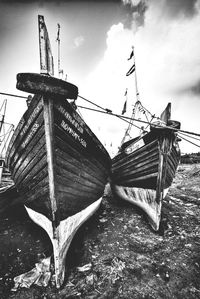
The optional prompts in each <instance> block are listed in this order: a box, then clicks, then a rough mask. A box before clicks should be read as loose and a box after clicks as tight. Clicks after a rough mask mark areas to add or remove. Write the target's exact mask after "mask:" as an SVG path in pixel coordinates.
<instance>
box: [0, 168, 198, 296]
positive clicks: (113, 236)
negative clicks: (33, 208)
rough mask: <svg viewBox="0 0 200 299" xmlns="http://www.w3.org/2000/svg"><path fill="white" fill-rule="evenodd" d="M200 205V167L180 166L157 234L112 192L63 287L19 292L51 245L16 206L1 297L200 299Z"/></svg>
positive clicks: (2, 224) (74, 250)
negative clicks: (18, 283)
mask: <svg viewBox="0 0 200 299" xmlns="http://www.w3.org/2000/svg"><path fill="white" fill-rule="evenodd" d="M108 191H109V190H108ZM108 193H109V192H108ZM199 205H200V164H197V165H180V166H179V169H178V172H177V175H176V178H175V180H174V183H173V185H172V187H171V188H170V190H169V193H168V195H167V197H166V199H165V201H164V203H163V210H162V220H161V225H160V230H159V232H157V233H155V232H153V231H152V229H151V228H150V226H149V225H148V223H147V221H146V217H145V215H144V214H143V213H142V212H141V211H140V210H138V209H136V208H135V207H134V206H132V205H129V204H127V203H125V202H121V201H117V200H116V199H115V198H113V197H112V195H111V194H108V196H106V197H105V198H104V200H103V203H102V206H101V208H100V209H99V211H98V212H97V213H96V214H95V215H94V216H93V217H92V218H91V219H89V220H88V221H87V222H86V223H85V224H84V225H83V226H82V227H81V228H80V229H79V231H78V232H77V234H76V236H75V238H74V240H73V242H72V244H71V247H70V250H69V252H68V256H67V267H66V268H67V269H66V280H65V283H64V285H63V287H62V289H61V290H60V291H58V290H56V289H55V286H54V284H53V283H50V284H49V286H48V287H46V288H44V287H39V286H31V287H30V288H29V289H26V288H21V289H19V290H18V291H17V292H12V291H11V289H12V287H13V285H14V283H13V278H14V277H15V276H16V275H19V274H21V273H23V272H26V271H29V270H30V269H31V268H33V267H34V265H35V263H36V262H37V261H39V259H40V258H41V257H45V256H49V255H50V254H51V253H52V246H51V243H50V241H49V239H48V236H47V235H46V233H45V232H44V231H43V230H42V229H41V228H40V227H38V226H37V225H35V224H34V223H33V222H32V221H31V220H30V219H29V218H28V216H27V214H26V212H25V210H24V208H23V207H18V208H13V209H12V211H10V212H7V214H4V215H1V219H0V256H1V259H0V298H1V299H10V298H13V299H18V298H19V299H24V298H26V299H27V298H35V299H36V298H38V299H39V298H41V299H42V298H43V299H50V298H51V299H57V298H63V299H64V298H71V299H72V298H87V299H94V298H100V299H105V298H110V299H113V298H116V299H119V298H123V299H125V298H127V299H130V298H133V299H135V298H137V299H140V298H145V299H153V298H156V299H159V298H162V299H163V298H170V299H172V298H180V299H183V298H187V299H190V298H200V209H199ZM80 267H82V268H80Z"/></svg>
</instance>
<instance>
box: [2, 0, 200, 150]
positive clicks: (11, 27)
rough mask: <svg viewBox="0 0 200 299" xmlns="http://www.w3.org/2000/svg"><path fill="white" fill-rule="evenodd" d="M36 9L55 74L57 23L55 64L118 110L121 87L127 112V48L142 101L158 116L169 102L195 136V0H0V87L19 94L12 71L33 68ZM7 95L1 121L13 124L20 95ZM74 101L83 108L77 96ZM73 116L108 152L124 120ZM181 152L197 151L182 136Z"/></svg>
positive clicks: (199, 72) (199, 79) (199, 87)
mask: <svg viewBox="0 0 200 299" xmlns="http://www.w3.org/2000/svg"><path fill="white" fill-rule="evenodd" d="M38 14H40V15H43V16H44V18H45V23H46V25H47V28H48V32H49V37H50V41H51V46H52V52H53V55H54V63H55V72H56V74H57V43H56V37H57V23H59V24H60V26H61V31H60V38H61V68H62V69H63V70H64V73H65V74H67V78H68V81H70V82H72V83H74V84H77V85H78V87H79V94H80V95H81V96H83V97H85V98H87V99H89V100H91V101H93V102H95V103H96V104H98V105H101V106H103V107H105V108H109V109H111V110H112V111H113V112H114V113H119V114H120V113H121V111H122V108H123V104H124V101H125V98H124V93H125V90H126V88H128V107H127V108H128V112H127V114H126V115H127V116H129V115H130V114H131V108H132V105H133V104H134V102H135V100H136V99H135V84H134V82H135V81H134V75H130V76H129V77H126V75H125V74H126V72H127V71H128V69H129V68H130V67H131V63H132V62H131V61H128V60H127V58H128V57H129V55H130V52H131V47H132V46H133V45H134V47H135V58H136V69H137V80H138V89H139V93H140V100H141V102H142V104H143V105H144V106H145V107H146V108H147V109H148V110H150V111H151V112H152V113H153V114H154V113H155V114H156V115H158V116H159V115H160V113H161V112H162V110H163V109H164V108H165V106H166V105H167V103H168V102H171V103H172V119H175V120H179V121H180V122H181V127H182V129H183V130H187V131H192V132H196V133H200V125H199V113H200V39H199V37H200V0H173V1H172V0H159V1H158V0H123V1H120V0H112V1H111V0H110V1H109V0H107V1H75V0H73V1H67V0H66V1H42V0H40V1H23V0H21V1H19V0H18V1H14V0H13V1H12V0H7V1H3V0H0V92H5V93H14V94H19V95H25V93H22V92H20V91H18V90H16V88H15V86H16V74H17V73H19V72H39V71H40V62H39V42H38V23H37V22H38ZM4 98H6V97H5V96H0V101H3V99H4ZM7 99H8V108H7V115H6V117H7V122H11V123H14V124H15V125H16V124H17V122H18V121H19V119H20V117H21V116H22V114H23V112H24V111H25V109H26V105H25V100H23V99H19V98H18V99H17V98H10V97H7ZM77 104H79V105H87V106H88V104H86V103H84V102H83V101H82V100H80V99H79V100H78V102H77ZM81 113H82V115H83V117H84V119H85V120H86V122H87V123H88V124H89V126H90V127H91V129H92V130H93V131H94V132H95V133H96V135H97V136H98V137H99V138H100V140H101V141H102V142H103V144H105V145H106V147H107V148H108V149H109V150H112V151H115V150H116V148H117V146H118V145H119V143H120V140H121V138H122V136H123V134H124V132H125V126H126V124H125V123H124V122H122V121H120V120H119V119H116V118H114V117H107V116H105V115H101V114H98V113H94V112H90V111H82V110H81ZM192 141H193V142H197V141H195V140H192ZM111 144H112V147H111ZM199 144H200V142H199ZM181 150H182V152H184V153H185V152H197V151H200V150H199V148H198V147H195V146H193V145H191V144H189V143H187V142H185V141H182V142H181Z"/></svg>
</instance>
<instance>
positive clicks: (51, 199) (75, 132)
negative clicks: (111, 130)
mask: <svg viewBox="0 0 200 299" xmlns="http://www.w3.org/2000/svg"><path fill="white" fill-rule="evenodd" d="M38 21H39V34H40V54H41V74H35V73H20V74H18V75H17V88H18V89H20V90H23V91H26V92H29V93H33V94H35V95H34V96H33V98H32V99H31V97H29V101H28V109H27V111H26V112H25V113H24V115H23V117H22V118H21V120H20V122H19V124H18V126H17V128H16V130H15V132H14V134H13V136H12V138H11V141H10V144H9V147H8V150H7V157H6V162H7V165H8V166H9V169H10V171H11V174H12V178H13V180H14V182H15V187H16V189H17V191H18V193H19V195H20V197H19V198H18V201H20V202H21V203H23V204H24V205H25V208H26V210H27V212H28V214H29V216H30V218H31V219H32V220H33V221H34V222H36V223H37V224H38V225H40V226H41V227H42V228H44V229H45V230H46V232H47V233H48V235H49V237H50V239H51V241H52V244H53V253H54V265H55V279H56V286H57V287H58V288H59V287H60V286H61V285H62V283H63V281H64V275H65V257H66V253H67V250H68V248H69V245H70V243H71V240H72V238H73V236H74V234H75V233H76V231H77V230H78V228H79V227H80V226H81V224H82V223H83V222H84V221H86V220H87V219H88V218H89V217H90V216H91V215H92V214H93V213H94V212H95V211H96V210H97V209H98V207H99V206H100V203H101V201H102V196H103V193H104V188H105V185H106V183H107V179H108V176H109V172H110V168H111V159H110V156H109V154H108V153H107V151H106V150H105V148H104V147H103V145H102V144H101V142H100V141H99V140H98V139H97V137H96V136H95V135H94V134H93V132H92V131H91V129H90V128H89V127H88V126H87V124H86V123H85V121H84V120H83V119H82V118H81V116H80V115H79V114H78V112H77V111H76V109H75V106H76V105H75V102H74V100H75V99H76V98H77V95H78V88H77V87H76V86H75V85H73V84H71V83H69V82H66V81H63V80H61V79H58V78H55V77H52V76H50V75H49V74H52V73H53V62H52V55H51V51H50V43H49V39H48V33H47V29H46V25H45V23H44V18H43V16H39V18H38ZM45 72H46V73H47V74H44V73H45ZM67 99H71V100H72V102H70V101H68V100H67Z"/></svg>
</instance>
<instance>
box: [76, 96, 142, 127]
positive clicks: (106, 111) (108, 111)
mask: <svg viewBox="0 0 200 299" xmlns="http://www.w3.org/2000/svg"><path fill="white" fill-rule="evenodd" d="M78 97H79V98H81V99H82V100H84V101H86V102H88V103H90V104H92V105H94V106H96V107H98V108H100V109H102V110H103V111H104V113H106V114H112V115H114V114H113V112H112V110H110V109H108V108H103V107H101V106H99V105H97V104H95V103H94V102H92V101H90V100H88V99H86V98H84V97H82V96H80V95H78ZM77 107H79V108H83V107H82V106H77ZM83 109H86V107H85V108H83ZM88 109H89V108H88ZM91 109H92V108H91ZM89 110H90V109H89ZM94 111H98V112H102V111H99V110H94ZM115 116H116V117H118V118H120V119H121V120H123V121H125V122H127V123H128V124H129V123H130V122H129V121H127V120H126V119H124V118H123V117H122V116H121V115H115ZM133 126H135V127H136V128H137V129H141V128H140V127H138V126H137V125H133Z"/></svg>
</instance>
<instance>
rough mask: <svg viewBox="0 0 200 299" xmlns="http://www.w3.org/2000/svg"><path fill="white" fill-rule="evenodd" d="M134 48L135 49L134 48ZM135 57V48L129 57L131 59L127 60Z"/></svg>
mask: <svg viewBox="0 0 200 299" xmlns="http://www.w3.org/2000/svg"><path fill="white" fill-rule="evenodd" d="M132 48H133V47H132ZM133 56H134V48H133V50H132V51H131V54H130V56H129V58H128V59H127V60H130V59H131V58H132V57H133Z"/></svg>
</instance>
